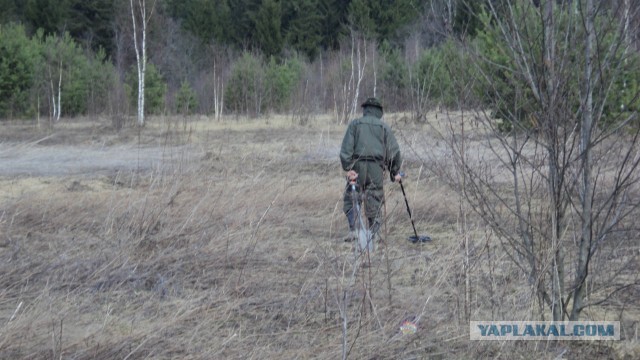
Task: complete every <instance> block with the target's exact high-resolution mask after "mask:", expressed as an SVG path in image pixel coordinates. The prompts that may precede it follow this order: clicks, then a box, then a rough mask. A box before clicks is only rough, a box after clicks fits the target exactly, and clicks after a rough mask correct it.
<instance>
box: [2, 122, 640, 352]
mask: <svg viewBox="0 0 640 360" xmlns="http://www.w3.org/2000/svg"><path fill="white" fill-rule="evenodd" d="M171 121H173V123H172V122H171ZM89 124H91V125H87V126H85V127H83V126H80V125H78V124H77V123H74V124H69V125H65V124H62V125H59V126H57V127H56V129H54V130H55V131H51V130H37V129H34V128H33V127H29V126H27V127H24V126H19V125H11V126H8V125H7V126H5V129H3V133H4V135H3V138H2V141H3V142H9V141H12V140H11V139H12V132H17V133H19V134H22V135H20V141H21V142H20V143H24V142H28V141H34V139H41V138H43V137H44V136H48V135H47V134H51V133H55V134H58V135H56V137H55V138H56V139H60V140H58V141H55V143H39V144H38V145H37V146H38V147H39V148H42V150H43V151H47V149H48V148H49V147H51V146H57V145H60V144H63V143H68V144H94V145H100V146H113V145H114V144H133V145H136V146H137V144H141V145H140V146H151V145H153V144H155V145H158V146H159V147H160V148H161V149H162V151H163V152H164V155H163V159H164V162H163V163H162V166H160V167H156V168H150V169H139V170H130V169H128V170H117V169H112V171H109V172H98V173H94V174H87V175H83V176H11V177H3V178H0V358H33V359H40V358H47V359H48V358H74V359H87V358H91V359H113V358H127V359H141V358H159V359H163V358H187V359H216V358H220V359H221V358H230V359H245V358H256V359H267V358H287V359H293V358H296V359H298V358H299V359H307V358H317V359H336V358H341V357H342V356H343V355H344V354H345V353H346V354H347V355H348V357H349V358H352V359H397V358H403V359H427V358H428V359H448V358H496V357H500V358H523V359H526V358H531V357H535V358H548V359H552V358H555V357H556V356H557V355H558V354H561V353H564V356H565V357H567V358H582V357H584V356H592V355H598V356H603V357H609V358H614V357H622V356H623V355H624V352H626V353H628V354H632V355H629V356H631V357H630V358H632V357H633V356H635V355H637V354H638V341H637V339H635V340H633V339H627V340H626V341H624V342H621V343H622V344H619V346H617V348H616V347H614V346H611V344H581V343H575V342H574V343H544V342H540V343H538V342H525V343H520V342H508V343H498V342H470V341H469V340H468V328H469V325H468V321H469V319H474V320H485V319H520V318H526V317H527V315H528V314H529V313H530V310H531V309H528V308H527V306H528V302H529V298H530V296H531V294H530V291H529V289H528V288H527V287H526V286H524V285H522V284H524V283H526V282H525V277H524V275H523V274H519V273H518V272H517V270H516V268H515V266H514V265H512V264H511V263H510V262H509V260H508V259H507V258H505V257H504V255H503V254H502V253H501V251H500V249H499V247H498V245H497V244H498V242H497V241H496V239H495V238H494V237H493V236H492V235H491V233H490V232H488V231H487V230H486V229H485V227H484V226H482V225H481V223H479V222H478V221H477V219H473V217H471V215H469V219H468V226H466V227H465V228H464V229H462V228H461V226H460V221H461V219H460V204H459V199H458V198H457V197H456V196H455V195H454V193H453V192H452V191H450V190H449V189H448V188H447V187H446V185H444V184H443V183H441V182H440V180H439V179H437V178H435V177H434V176H432V175H430V174H427V173H426V172H425V171H424V169H422V168H421V165H422V164H419V163H418V162H416V161H415V160H411V159H409V160H408V161H407V164H406V171H407V172H408V173H409V174H410V175H411V177H410V178H409V180H408V181H407V185H406V186H407V191H408V196H409V202H410V205H411V208H412V211H413V212H414V214H415V219H416V226H417V228H418V231H419V232H424V233H428V234H430V235H432V236H433V237H434V238H435V241H434V242H433V243H431V244H427V245H412V244H410V243H409V242H407V241H406V240H405V238H406V236H408V235H410V234H411V233H412V230H411V224H410V222H409V219H408V216H407V214H406V210H405V208H404V200H403V198H402V194H401V193H400V190H399V189H398V188H397V185H395V184H388V185H387V207H386V209H387V223H386V230H385V233H386V235H385V242H386V246H385V247H383V248H381V249H379V250H378V251H376V252H375V254H374V255H373V257H372V258H371V260H370V266H368V267H360V266H359V264H358V263H357V262H356V261H355V260H354V254H353V250H352V248H351V245H350V244H345V243H344V242H342V241H341V240H340V239H341V237H342V236H343V235H344V233H345V230H346V224H345V219H344V216H343V215H342V213H341V199H342V189H343V180H342V172H341V170H340V168H339V163H338V160H337V153H338V148H339V145H340V141H341V139H342V135H343V131H344V127H341V126H338V125H335V124H332V123H331V121H329V120H326V119H317V120H316V122H314V123H313V124H311V125H309V126H306V127H299V126H293V125H291V121H290V120H289V119H288V118H285V117H283V118H271V119H269V121H268V122H267V121H265V120H255V121H250V120H227V121H225V122H221V123H215V122H208V121H203V120H202V119H191V120H190V121H181V120H180V121H175V120H171V119H168V120H167V119H163V121H157V124H158V125H153V123H152V124H150V125H149V126H147V128H145V129H144V130H143V131H142V133H141V134H136V133H135V131H130V130H127V129H125V130H123V132H122V133H119V134H117V133H114V132H113V131H112V130H110V129H109V128H108V127H106V126H101V125H99V124H92V123H89ZM330 124H331V125H330ZM399 126H402V125H399ZM406 126H409V125H406ZM25 130H29V132H28V134H29V135H26V134H25V132H24V131H25ZM407 130H409V131H423V129H407ZM138 141H139V143H138ZM18 145H19V144H16V146H18ZM405 145H406V144H405ZM34 146H35V145H34ZM421 169H422V170H421ZM461 229H462V230H461ZM465 238H466V239H467V240H470V241H467V243H468V244H470V245H469V246H468V249H469V250H470V251H463V249H462V245H463V244H464V243H465V242H464V241H463V240H464V239H465ZM467 254H469V255H467ZM465 256H467V259H471V263H470V264H471V265H470V266H471V271H470V272H467V273H466V275H465V272H464V271H463V269H462V267H463V266H462V264H463V262H464V261H465ZM465 276H469V277H470V279H469V281H467V282H465ZM465 283H467V284H471V286H470V287H469V288H466V287H465ZM467 294H468V295H469V296H467ZM627 306H630V307H635V309H636V310H637V308H638V301H637V298H636V301H635V304H632V305H628V304H627ZM465 309H467V310H466V311H465ZM466 312H468V313H466ZM407 318H412V319H416V320H417V322H418V332H417V333H416V334H414V335H402V334H401V333H400V332H399V325H400V323H401V322H402V321H403V320H404V319H407ZM345 319H346V322H345ZM637 320H638V319H637V318H636V319H635V320H634V321H637ZM345 323H346V325H345ZM344 343H346V347H344V345H343V344H344ZM634 354H635V355H634Z"/></svg>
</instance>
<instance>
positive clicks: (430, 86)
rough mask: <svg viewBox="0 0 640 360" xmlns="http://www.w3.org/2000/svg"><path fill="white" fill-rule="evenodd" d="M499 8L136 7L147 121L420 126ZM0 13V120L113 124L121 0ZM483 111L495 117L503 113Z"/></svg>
mask: <svg viewBox="0 0 640 360" xmlns="http://www.w3.org/2000/svg"><path fill="white" fill-rule="evenodd" d="M510 2H512V1H509V0H483V1H466V0H430V1H415V0H397V1H384V0H347V1H339V0H238V1H230V0H219V1H211V0H189V1H180V0H155V1H148V2H147V7H149V10H150V14H151V16H150V17H149V25H148V40H147V41H148V63H149V66H148V73H147V75H146V76H145V80H144V82H145V84H144V85H145V86H144V89H145V93H144V95H145V96H144V98H145V103H146V104H147V106H145V113H148V114H160V113H165V114H193V113H199V114H207V115H215V116H219V115H221V114H223V113H233V114H249V115H253V116H259V115H262V114H266V113H269V112H291V113H295V114H298V115H299V117H300V119H301V121H302V120H303V119H304V118H305V117H308V116H309V115H310V114H313V113H317V112H328V111H330V112H333V113H335V114H336V118H337V119H338V120H340V121H342V120H345V119H346V118H348V117H350V116H353V115H354V109H356V108H357V107H356V106H355V104H356V103H357V102H358V100H360V99H361V98H362V97H366V96H372V95H375V96H378V97H380V98H382V99H383V101H384V103H385V104H386V105H387V106H388V108H389V109H390V110H392V111H394V110H403V111H412V112H413V113H414V114H415V116H416V118H420V117H421V115H422V114H423V113H425V112H426V111H427V110H428V109H429V108H430V107H432V106H434V105H441V106H453V105H454V104H455V103H456V101H457V96H458V94H459V93H458V91H457V89H454V86H453V81H452V77H454V76H465V77H467V78H468V79H474V78H476V79H477V78H479V76H478V73H475V74H471V73H469V72H470V71H481V69H475V70H474V69H470V68H468V67H465V66H461V67H460V68H459V69H453V68H452V64H456V63H460V62H459V61H454V60H455V59H460V58H461V57H464V56H465V50H464V49H465V47H467V46H471V45H473V46H484V49H485V50H484V51H485V52H486V54H487V56H488V57H496V56H499V55H497V54H498V53H496V51H495V50H496V49H498V48H497V47H496V46H497V45H496V44H495V39H492V38H491V36H493V37H494V38H495V36H496V35H495V34H493V35H492V33H491V32H490V31H489V30H490V29H491V27H492V26H493V25H492V24H495V23H496V22H495V21H493V22H492V21H491V19H489V20H488V21H486V17H487V16H489V17H491V16H494V17H503V16H508V15H509V14H508V9H509V7H508V4H509V3H510ZM516 2H523V3H531V4H533V5H534V6H538V4H537V3H538V1H527V0H523V1H516ZM558 3H567V4H569V3H574V4H576V3H579V1H558ZM621 3H622V0H620V1H606V2H601V7H602V9H603V10H602V14H604V13H605V12H608V13H611V12H615V13H616V14H617V15H618V16H621V15H620V14H619V10H616V9H617V8H618V7H619V6H620V5H619V4H621ZM633 6H634V7H637V5H633ZM0 7H2V8H3V9H4V10H3V13H2V14H1V15H0V22H1V24H2V25H1V27H0V55H2V56H1V57H0V79H2V80H0V81H1V82H2V84H1V85H0V117H2V118H33V117H38V116H49V118H54V119H55V118H58V117H59V116H61V115H62V116H77V115H94V114H109V115H113V116H114V117H115V118H118V119H121V118H123V117H125V116H126V115H130V114H131V113H132V112H134V108H135V99H136V98H137V93H138V86H137V85H136V76H135V73H136V59H135V51H134V49H133V47H134V46H133V29H132V23H131V9H130V8H129V1H127V0H88V1H83V0H26V1H22V0H0ZM557 11H563V10H562V7H561V6H560V7H558V10H557ZM491 14H493V15H491ZM602 16H603V18H604V15H602ZM631 25H632V27H633V26H636V27H637V24H631ZM630 32H631V31H630ZM634 34H635V35H637V31H636V32H635V33H634ZM496 60H497V61H499V60H500V59H496ZM632 61H633V60H632ZM632 64H633V63H631V65H629V66H628V70H627V72H626V76H627V81H626V82H625V84H624V86H626V87H627V88H625V89H624V90H625V91H626V93H629V94H630V93H633V92H632V91H629V90H628V87H629V86H636V85H635V84H636V83H637V71H634V70H633V66H632ZM491 75H492V76H494V75H495V78H496V79H498V80H499V79H501V78H502V77H504V76H505V74H501V73H500V71H498V72H497V73H496V74H491ZM476 85H477V88H476V89H475V90H474V91H475V92H477V93H482V94H487V93H489V92H488V91H487V88H486V86H488V84H486V83H483V82H481V81H478V82H477V83H476ZM482 86H485V88H482ZM621 86H622V85H621ZM504 90H505V91H508V90H509V89H508V88H504ZM485 100H486V99H485ZM485 100H482V98H481V97H478V99H475V100H474V101H469V102H468V104H467V106H478V105H482V102H483V101H485ZM632 100H633V99H632V98H631V97H629V96H628V99H627V100H626V101H627V102H632ZM485 102H486V101H485ZM612 106H614V107H615V106H617V104H614V105H612ZM631 106H632V105H631ZM495 111H496V116H497V117H501V112H503V111H504V110H503V109H500V108H497V109H495ZM526 112H527V113H529V112H532V110H526ZM508 127H509V125H508V124H506V123H505V129H506V128H508Z"/></svg>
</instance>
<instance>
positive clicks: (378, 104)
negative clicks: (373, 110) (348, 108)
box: [361, 97, 382, 110]
mask: <svg viewBox="0 0 640 360" xmlns="http://www.w3.org/2000/svg"><path fill="white" fill-rule="evenodd" d="M361 106H362V107H363V108H367V107H370V106H371V107H377V108H378V109H380V110H382V103H381V102H380V100H378V98H375V97H370V98H368V99H367V100H366V101H365V102H363V103H362V105H361Z"/></svg>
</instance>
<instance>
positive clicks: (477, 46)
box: [447, 0, 640, 321]
mask: <svg viewBox="0 0 640 360" xmlns="http://www.w3.org/2000/svg"><path fill="white" fill-rule="evenodd" d="M487 4H488V5H487V6H488V7H487V8H486V14H487V16H486V17H484V20H483V23H484V30H483V31H481V33H480V35H479V38H478V39H477V41H476V42H475V43H474V46H472V47H469V48H467V50H469V54H470V57H469V59H472V60H473V65H474V66H475V68H476V71H477V73H476V74H477V79H475V80H476V81H478V82H479V83H481V84H482V86H481V87H480V88H479V90H480V89H481V91H476V93H477V94H479V95H480V99H479V100H478V101H481V102H483V103H484V106H485V107H486V108H488V109H490V110H489V111H486V112H479V113H478V114H476V116H475V120H476V121H479V122H480V125H481V127H482V130H483V131H485V130H486V131H487V133H488V134H490V135H489V136H487V137H486V138H483V139H482V140H481V141H475V142H472V141H471V140H470V139H469V137H467V136H465V134H464V132H462V131H463V129H464V125H462V126H459V125H458V122H459V121H460V120H459V119H457V118H456V119H455V120H452V121H451V123H450V124H451V125H450V126H449V130H448V131H449V135H450V136H448V138H447V141H448V142H449V144H450V145H451V147H450V151H451V152H452V154H453V159H454V163H455V166H454V170H453V172H452V173H450V174H449V176H450V178H451V179H452V181H454V182H457V183H456V188H457V189H459V191H460V192H461V193H462V194H463V196H464V197H465V198H466V199H467V201H468V202H469V204H470V205H471V208H472V209H473V210H474V211H475V212H476V213H478V214H479V215H480V216H481V217H482V218H483V219H484V220H485V222H486V224H487V225H488V226H490V227H491V228H492V229H493V231H494V232H495V233H496V234H498V236H499V238H500V240H501V243H502V245H503V249H504V250H505V252H506V254H507V255H508V256H509V257H510V258H511V259H512V260H513V262H514V264H515V265H516V266H517V267H518V268H520V269H521V271H522V273H523V274H524V276H525V278H526V279H527V280H528V283H529V285H530V286H531V288H532V293H533V294H535V300H536V303H537V305H538V314H539V316H540V317H542V318H543V319H544V318H545V317H546V316H547V315H550V316H551V317H552V319H553V320H555V321H561V320H566V319H569V320H579V318H580V316H581V314H582V313H583V311H584V310H585V309H587V308H589V307H591V306H596V305H600V304H603V303H605V302H607V301H608V300H610V299H612V298H613V297H614V296H616V295H617V294H619V293H620V292H621V291H622V290H624V289H628V288H629V287H633V286H638V285H639V284H640V278H639V276H638V274H637V272H636V271H635V270H634V267H633V266H631V265H633V264H637V261H638V255H637V254H636V253H634V252H633V251H630V250H631V249H633V248H634V246H637V236H638V228H637V226H636V225H635V224H634V219H635V218H637V216H638V215H640V214H639V213H640V211H639V210H640V186H639V185H640V176H639V173H640V172H639V171H638V167H639V166H640V155H638V154H639V153H640V144H639V141H638V140H639V138H640V129H639V127H638V125H637V119H638V114H637V109H638V99H639V98H640V94H638V93H636V94H634V95H633V96H631V97H628V98H630V99H632V100H630V101H629V103H627V104H624V105H625V106H624V107H621V106H620V99H619V97H618V93H619V91H622V85H621V84H624V82H625V81H626V80H628V79H627V78H626V77H628V76H629V75H628V74H629V72H628V71H627V70H628V69H626V66H628V65H627V64H630V63H635V62H636V61H637V57H638V55H637V54H636V53H635V52H630V51H627V46H628V43H629V42H628V40H627V35H626V33H625V32H626V31H628V27H627V25H625V24H628V19H627V18H626V17H631V18H633V17H634V16H637V14H634V13H633V12H629V11H619V9H618V8H617V7H616V5H617V4H618V5H619V4H622V2H611V3H605V2H596V1H594V0H581V1H560V2H558V1H555V0H542V1H540V2H539V4H535V3H534V2H531V1H527V0H508V1H505V2H504V5H505V6H504V7H502V8H501V9H496V8H494V7H493V6H492V4H493V3H492V2H489V3H487ZM626 9H628V7H626ZM620 17H623V19H620ZM631 57H636V58H631ZM627 60H633V61H627ZM458 80H459V81H461V82H465V83H469V79H458ZM631 80H634V81H635V80H637V79H631ZM636 91H637V89H636ZM621 109H623V110H621ZM452 119H453V118H452ZM469 149H473V151H472V152H470V151H469ZM495 164H499V166H495ZM460 174H462V175H460ZM505 185H506V186H505Z"/></svg>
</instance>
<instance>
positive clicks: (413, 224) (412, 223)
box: [399, 175, 420, 239]
mask: <svg viewBox="0 0 640 360" xmlns="http://www.w3.org/2000/svg"><path fill="white" fill-rule="evenodd" d="M400 176H402V175H400ZM399 182H400V189H402V196H404V203H405V205H407V212H408V213H409V220H411V227H413V234H414V235H415V236H416V239H420V237H418V232H417V231H416V224H415V223H414V222H413V215H411V208H409V201H408V200H407V194H406V193H405V192H404V186H403V185H402V181H399Z"/></svg>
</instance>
